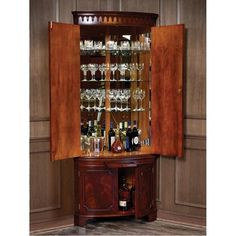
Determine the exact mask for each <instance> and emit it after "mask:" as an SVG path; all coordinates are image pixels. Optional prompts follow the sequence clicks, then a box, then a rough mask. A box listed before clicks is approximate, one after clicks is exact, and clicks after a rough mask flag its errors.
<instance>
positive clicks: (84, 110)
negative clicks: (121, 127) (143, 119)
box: [80, 108, 147, 113]
mask: <svg viewBox="0 0 236 236" xmlns="http://www.w3.org/2000/svg"><path fill="white" fill-rule="evenodd" d="M129 109H130V108H129ZM80 110H81V111H82V112H94V113H95V112H108V113H113V112H115V113H117V112H146V111H147V110H146V109H144V110H140V111H139V110H138V111H136V110H133V109H132V110H122V111H120V110H112V111H109V110H105V109H104V108H102V109H101V110H97V109H96V110H94V109H93V108H91V110H86V109H85V108H83V109H80Z"/></svg>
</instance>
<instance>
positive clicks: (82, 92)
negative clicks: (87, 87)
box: [80, 89, 86, 110]
mask: <svg viewBox="0 0 236 236" xmlns="http://www.w3.org/2000/svg"><path fill="white" fill-rule="evenodd" d="M85 96H86V93H85V91H84V90H82V89H81V90H80V99H81V105H80V109H81V110H83V109H84V108H85V106H84V105H83V101H84V99H85Z"/></svg>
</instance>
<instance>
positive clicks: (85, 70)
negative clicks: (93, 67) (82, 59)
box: [80, 64, 88, 81]
mask: <svg viewBox="0 0 236 236" xmlns="http://www.w3.org/2000/svg"><path fill="white" fill-rule="evenodd" d="M80 69H81V70H82V71H83V75H84V78H83V80H82V81H87V79H86V76H87V71H88V66H87V65H85V64H82V65H81V66H80Z"/></svg>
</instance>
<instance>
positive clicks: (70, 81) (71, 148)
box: [49, 12, 184, 226]
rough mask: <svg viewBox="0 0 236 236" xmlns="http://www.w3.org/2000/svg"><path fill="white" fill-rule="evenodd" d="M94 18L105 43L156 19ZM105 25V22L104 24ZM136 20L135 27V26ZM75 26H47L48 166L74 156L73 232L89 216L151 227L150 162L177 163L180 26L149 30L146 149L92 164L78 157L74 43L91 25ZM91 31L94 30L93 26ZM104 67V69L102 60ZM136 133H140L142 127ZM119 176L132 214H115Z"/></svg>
mask: <svg viewBox="0 0 236 236" xmlns="http://www.w3.org/2000/svg"><path fill="white" fill-rule="evenodd" d="M73 14H74V23H75V24H78V23H79V22H80V20H79V19H77V20H76V18H79V17H80V14H81V13H79V12H77V13H73ZM86 14H88V13H86ZM86 14H85V15H86ZM93 14H94V13H91V15H93ZM99 14H102V15H103V16H104V19H105V20H104V21H103V22H100V21H99V22H98V23H97V26H99V27H100V28H103V31H102V33H104V32H106V34H105V35H104V36H106V37H108V36H109V34H110V33H111V32H112V29H115V30H114V32H115V31H116V32H118V31H120V34H122V33H123V32H126V31H127V32H128V29H129V28H130V31H132V33H134V32H135V33H136V34H139V33H140V32H143V33H146V32H147V30H150V29H151V26H153V25H155V24H154V18H155V20H156V17H157V15H155V14H144V13H133V14H131V15H129V14H127V13H126V14H120V13H115V12H113V13H112V14H118V15H119V14H120V15H119V17H120V18H123V17H124V20H123V21H119V20H118V21H115V20H114V19H117V18H110V14H111V12H110V13H109V12H108V13H107V14H108V16H107V17H105V15H104V14H105V13H101V12H99ZM143 16H145V17H143ZM142 17H143V19H142V20H141V18H142ZM139 18H140V19H139ZM87 19H90V18H87ZM97 19H100V18H97ZM102 19H103V18H102ZM107 19H108V21H107ZM110 19H113V20H112V22H110ZM130 19H132V20H130ZM137 19H138V21H136V20H137ZM151 19H152V20H151ZM83 21H84V20H83ZM139 21H140V24H138V22H139ZM83 24H86V26H84V25H83ZM83 24H82V26H79V25H70V24H61V23H51V24H50V25H49V26H50V27H49V28H50V77H51V80H50V81H51V89H50V90H51V156H52V159H53V160H60V159H63V158H69V157H76V158H75V162H74V168H75V225H79V226H84V225H85V224H86V221H87V220H88V219H92V218H95V217H112V216H127V215H133V216H135V217H136V218H142V217H145V218H147V220H149V221H152V220H155V219H156V214H157V208H156V157H157V156H158V155H159V154H162V155H170V156H182V151H181V150H182V149H181V148H182V144H183V143H182V140H181V139H182V138H183V136H182V135H183V132H182V123H181V122H182V105H181V103H182V65H183V60H182V56H183V29H184V27H183V25H181V26H173V27H163V28H157V27H153V28H152V52H151V54H152V58H151V61H152V65H151V67H152V70H154V72H152V84H151V99H152V116H153V117H152V121H151V129H152V137H151V142H152V143H151V147H150V148H148V149H145V148H144V149H143V148H142V149H141V150H140V151H138V152H132V153H126V152H123V153H122V154H117V155H114V154H111V153H108V152H104V153H103V154H101V155H100V156H99V157H93V156H85V155H83V154H82V153H81V151H80V119H81V117H80V116H81V112H80V93H79V91H80V50H79V41H80V39H81V37H82V38H83V37H84V36H82V35H85V34H87V33H88V32H89V31H88V29H89V27H90V25H91V24H92V22H91V21H90V20H88V21H85V22H83ZM103 24H104V25H105V26H106V27H104V26H103ZM92 25H94V26H96V22H93V24H92ZM113 26H119V27H113ZM99 27H96V28H99ZM122 27H124V28H122ZM90 31H91V29H90ZM172 31H173V32H172ZM93 36H94V31H93V32H91V33H90V34H89V35H87V37H88V38H89V37H90V38H91V39H93ZM107 60H108V61H107ZM106 62H108V63H109V58H108V57H107V58H106ZM157 68H159V69H157ZM176 96H177V97H178V99H176ZM176 100H177V101H176ZM146 105H147V104H146ZM142 129H145V123H143V126H142ZM121 169H123V170H125V171H126V170H127V171H128V172H129V170H130V171H131V172H130V173H131V178H134V179H135V188H136V191H135V208H133V209H130V210H128V211H125V212H124V211H119V209H118V189H119V178H120V176H119V171H120V170H121Z"/></svg>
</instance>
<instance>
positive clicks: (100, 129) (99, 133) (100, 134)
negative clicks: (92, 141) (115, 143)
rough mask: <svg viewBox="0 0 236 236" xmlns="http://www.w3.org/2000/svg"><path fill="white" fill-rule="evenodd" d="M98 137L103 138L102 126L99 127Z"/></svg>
mask: <svg viewBox="0 0 236 236" xmlns="http://www.w3.org/2000/svg"><path fill="white" fill-rule="evenodd" d="M96 136H97V137H102V128H101V125H100V124H98V126H97V135H96Z"/></svg>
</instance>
